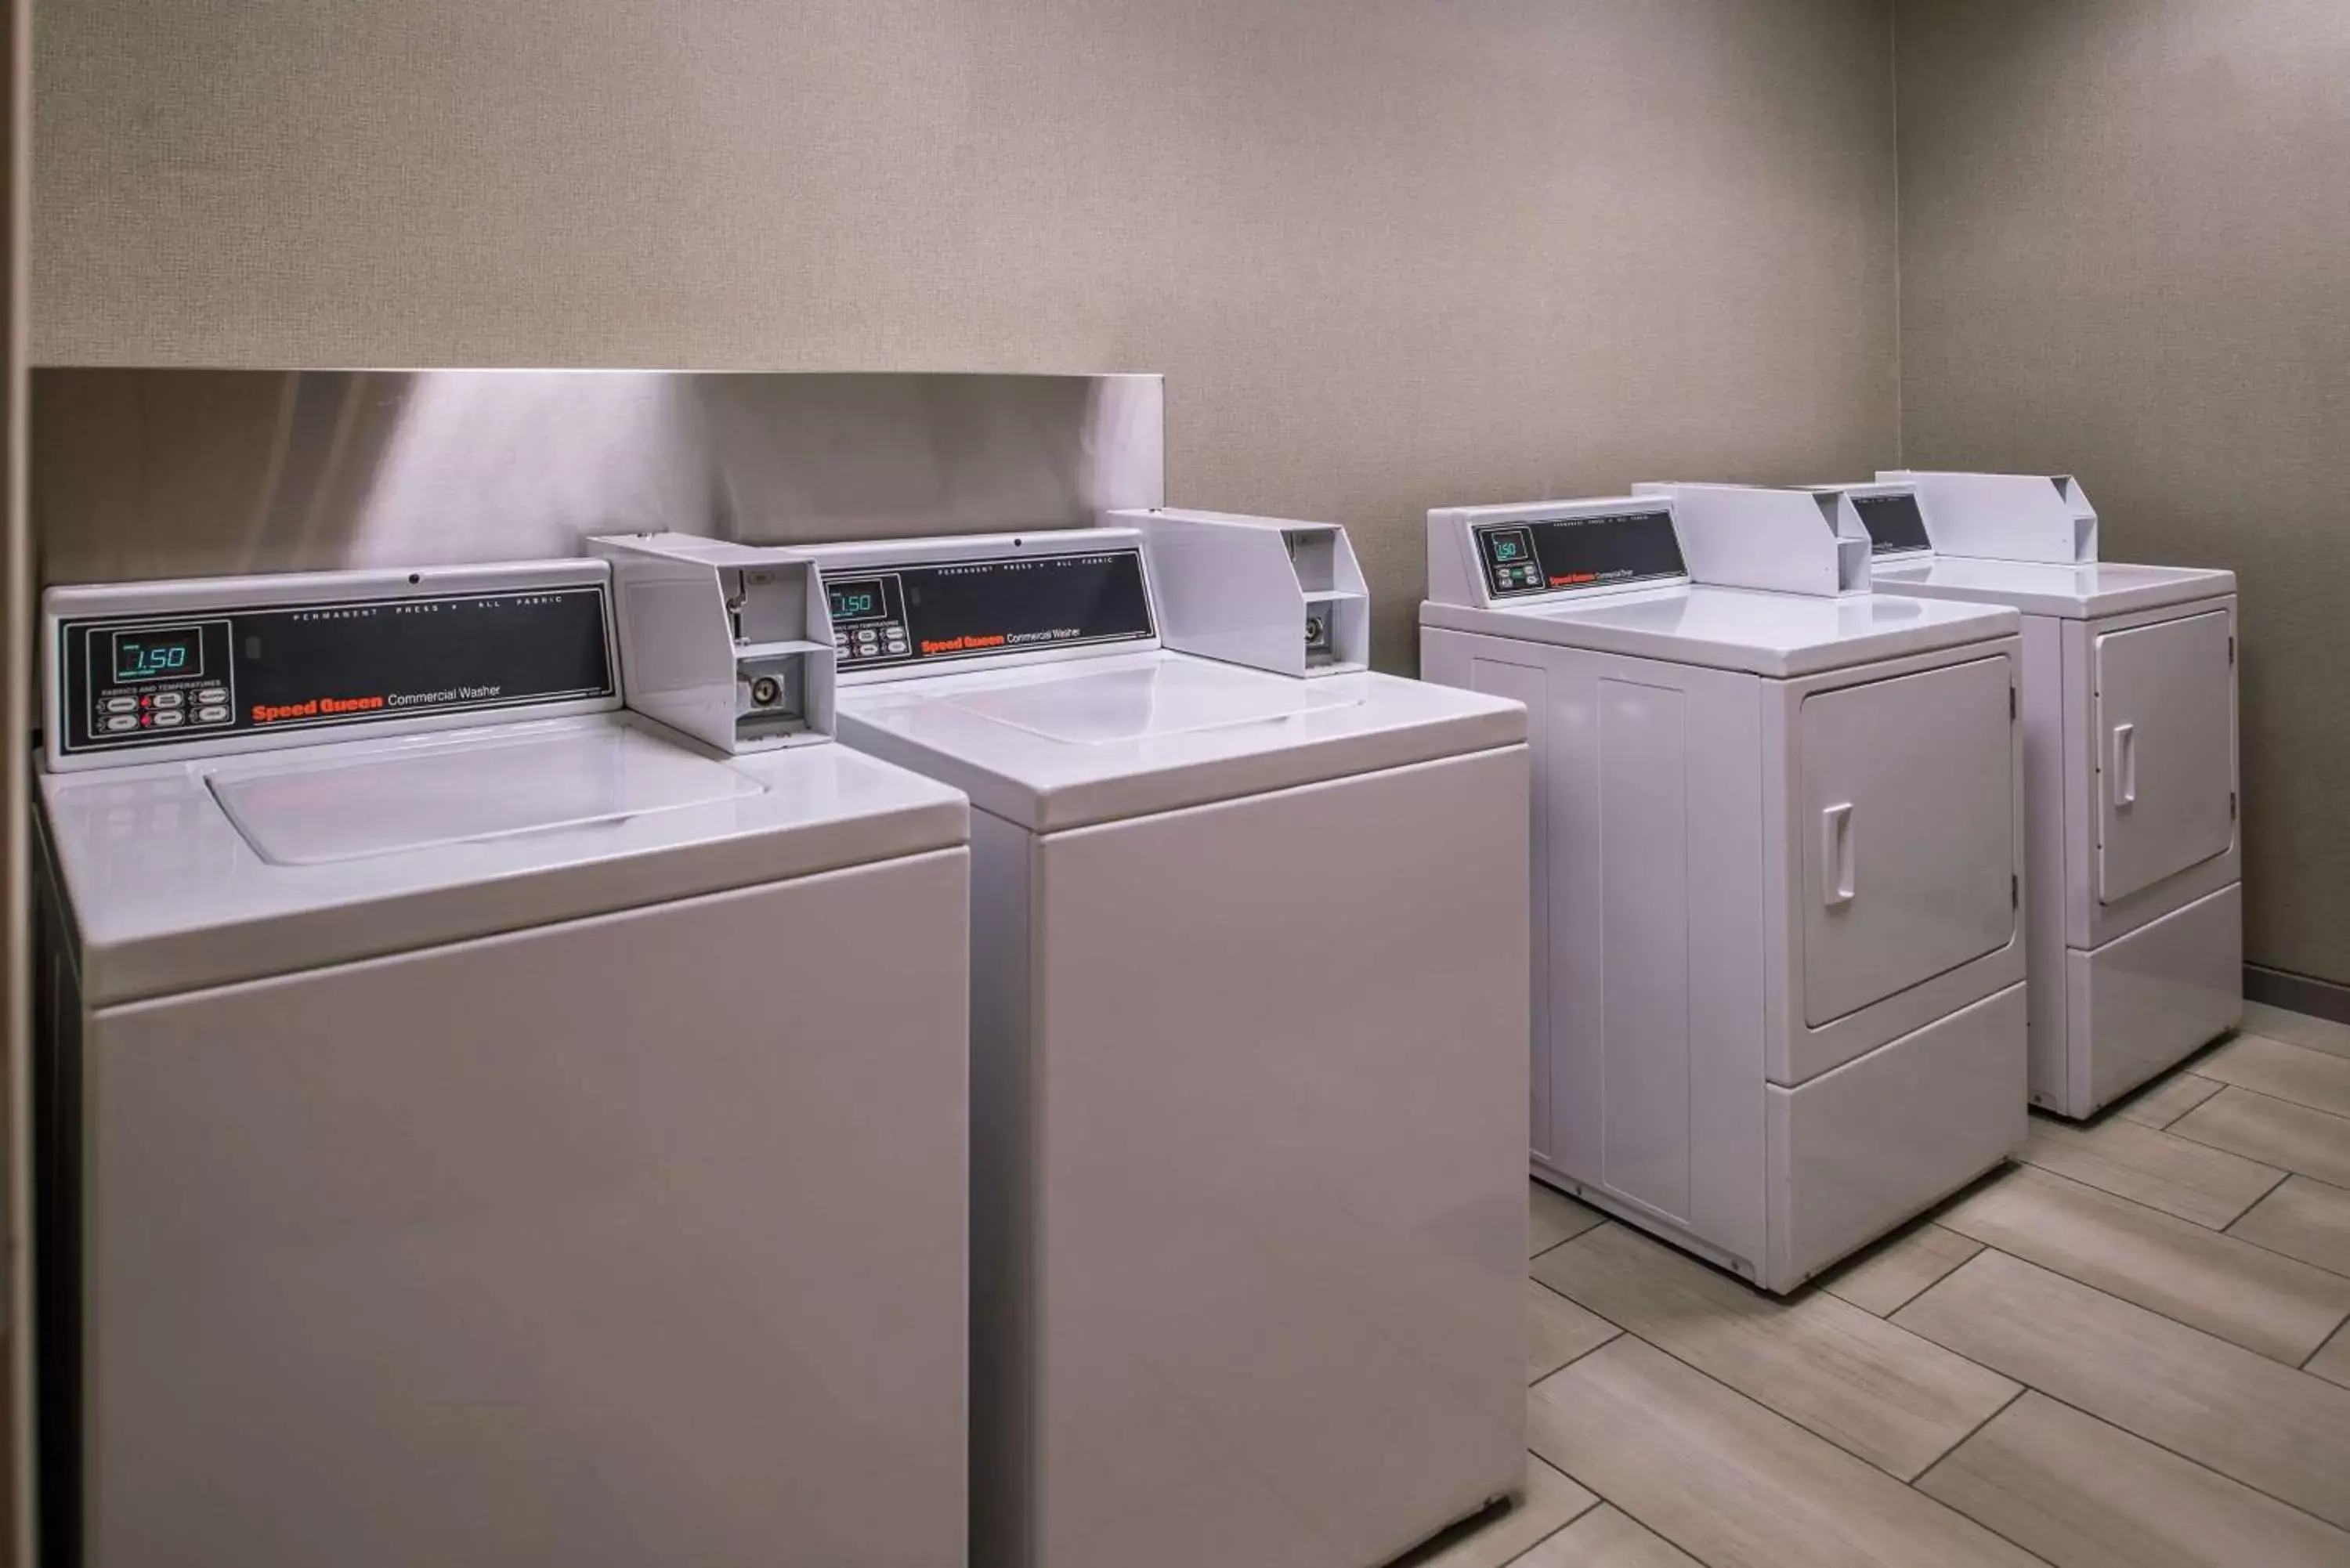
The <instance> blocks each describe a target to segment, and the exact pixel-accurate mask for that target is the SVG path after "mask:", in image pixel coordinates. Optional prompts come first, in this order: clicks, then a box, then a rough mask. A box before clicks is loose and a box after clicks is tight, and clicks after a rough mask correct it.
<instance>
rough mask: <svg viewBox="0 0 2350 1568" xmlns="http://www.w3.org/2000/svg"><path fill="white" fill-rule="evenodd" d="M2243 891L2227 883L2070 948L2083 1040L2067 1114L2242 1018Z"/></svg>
mask: <svg viewBox="0 0 2350 1568" xmlns="http://www.w3.org/2000/svg"><path fill="white" fill-rule="evenodd" d="M2243 891H2244V889H2243V884H2242V883H2241V882H2230V883H2229V884H2228V885H2227V886H2226V887H2224V888H2220V890H2219V891H2218V892H2216V893H2207V894H2206V895H2204V896H2203V897H2202V898H2198V899H2196V900H2195V901H2194V902H2192V903H2189V904H2185V905H2182V906H2181V907H2179V908H2178V909H2174V910H2172V911H2171V912H2170V913H2169V914H2168V915H2165V916H2163V917H2162V918H2161V919H2158V920H2152V921H2149V922H2147V924H2145V925H2143V926H2140V927H2139V928H2138V929H2136V930H2134V931H2132V932H2130V933H2129V935H2127V936H2126V937H2117V938H2116V939H2115V940H2112V941H2110V942H2107V943H2106V944H2105V945H2104V946H2103V947H2099V948H2093V949H2090V950H2088V951H2086V952H2081V951H2070V952H2067V953H2065V955H2064V960H2065V963H2064V976H2063V979H2064V1003H2065V1008H2066V1012H2067V1019H2066V1022H2067V1023H2068V1026H2069V1033H2071V1035H2072V1037H2073V1038H2074V1039H2075V1040H2078V1041H2081V1042H2083V1043H2085V1046H2086V1048H2085V1050H2083V1051H2082V1052H2081V1053H2080V1064H2081V1077H2082V1079H2083V1080H2084V1081H2083V1082H2082V1083H2081V1084H2080V1085H2079V1086H2078V1088H2077V1090H2076V1091H2075V1093H2074V1096H2073V1099H2072V1104H2074V1105H2077V1106H2080V1107H2081V1108H2080V1109H2079V1110H2070V1111H2069V1114H2072V1115H2075V1116H2085V1115H2087V1114H2088V1113H2089V1112H2090V1111H2093V1110H2095V1108H2096V1107H2097V1106H2103V1105H2108V1104H2110V1103H2112V1102H2113V1101H2114V1100H2116V1099H2118V1098H2119V1097H2120V1096H2123V1095H2126V1094H2127V1093H2128V1092H2129V1091H2130V1090H2132V1089H2135V1088H2136V1087H2137V1086H2138V1085H2140V1084H2143V1083H2145V1082H2146V1081H2147V1080H2148V1079H2149V1078H2152V1077H2153V1076H2154V1075H2156V1074H2158V1073H2160V1072H2163V1071H2166V1070H2167V1069H2168V1068H2169V1067H2171V1066H2172V1065H2174V1064H2177V1063H2178V1062H2180V1061H2182V1060H2184V1059H2185V1058H2186V1057H2187V1056H2189V1054H2193V1053H2194V1052H2195V1051H2197V1050H2198V1049H2199V1048H2200V1047H2202V1046H2203V1045H2205V1044H2209V1043H2210V1042H2211V1041H2212V1040H2214V1039H2217V1038H2218V1037H2219V1036H2220V1035H2221V1034H2224V1033H2227V1032H2228V1031H2229V1030H2230V1029H2233V1028H2234V1027H2236V1025H2237V1024H2238V1023H2240V1022H2241V1021H2242V1018H2243V1015H2244V901H2243ZM2065 1108H2067V1109H2068V1110H2069V1106H2068V1107H2065Z"/></svg>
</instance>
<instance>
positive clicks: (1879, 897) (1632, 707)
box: [1420, 493, 2024, 1292]
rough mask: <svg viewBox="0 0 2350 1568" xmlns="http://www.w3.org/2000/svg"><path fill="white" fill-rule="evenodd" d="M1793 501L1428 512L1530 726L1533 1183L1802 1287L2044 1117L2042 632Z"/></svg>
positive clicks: (1450, 664) (1620, 500)
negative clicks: (2035, 1116) (1881, 567)
mask: <svg viewBox="0 0 2350 1568" xmlns="http://www.w3.org/2000/svg"><path fill="white" fill-rule="evenodd" d="M1786 500H1787V502H1788V503H1789V504H1788V505H1786V506H1783V507H1782V508H1779V509H1778V510H1777V511H1775V512H1774V513H1773V515H1772V516H1771V517H1769V518H1767V519H1765V520H1764V521H1763V523H1762V524H1757V525H1756V526H1754V527H1752V528H1742V529H1737V530H1728V529H1721V528H1718V527H1716V526H1714V525H1713V524H1712V523H1711V521H1709V520H1707V519H1705V518H1703V517H1700V518H1697V519H1694V520H1692V519H1691V518H1690V517H1688V516H1685V515H1684V516H1682V517H1681V518H1680V519H1679V522H1680V526H1679V528H1678V529H1677V527H1676V503H1675V497H1674V496H1673V495H1672V494H1670V493H1659V494H1642V495H1636V496H1625V497H1617V498H1612V499H1602V500H1587V501H1569V502H1550V503H1542V504H1528V505H1515V506H1481V507H1460V508H1449V509H1444V510H1440V511H1436V512H1431V513H1430V514H1429V532H1428V551H1429V562H1428V565H1429V599H1428V602H1427V603H1425V604H1423V605H1422V606H1421V608H1420V627H1421V631H1420V659H1421V670H1422V673H1423V675H1424V676H1425V677H1426V678H1427V679H1428V680H1433V681H1440V682H1442V683H1444V684H1447V685H1451V686H1460V687H1466V688H1471V689H1473V690H1477V691H1491V692H1493V693H1496V694H1498V695H1503V696H1509V697H1513V698H1516V699H1518V700H1519V701H1523V703H1524V704H1525V705H1526V708H1527V711H1528V713H1529V715H1530V720H1529V727H1530V736H1529V738H1530V742H1531V743H1532V745H1533V747H1534V755H1535V758H1536V763H1535V770H1534V796H1533V801H1534V818H1533V837H1534V888H1533V903H1532V917H1533V945H1534V999H1533V1020H1532V1022H1533V1030H1532V1041H1533V1052H1532V1055H1533V1085H1532V1088H1533V1093H1532V1097H1531V1107H1530V1108H1531V1127H1532V1135H1533V1137H1532V1141H1533V1153H1534V1171H1535V1173H1536V1174H1537V1175H1538V1176H1540V1177H1541V1178H1543V1179H1544V1180H1547V1181H1549V1182H1551V1183H1553V1184H1555V1185H1556V1186H1559V1187H1562V1188H1564V1189H1565V1190H1567V1191H1569V1192H1572V1193H1575V1194H1576V1195H1577V1196H1579V1197H1582V1198H1585V1199H1588V1200H1589V1201H1591V1202H1593V1203H1594V1204H1596V1205H1597V1206H1598V1207H1600V1208H1602V1209H1605V1210H1607V1211H1608V1212H1610V1213H1613V1214H1616V1215H1617V1216H1618V1217H1620V1218H1623V1219H1625V1220H1629V1221H1631V1222H1633V1223H1635V1224H1638V1225H1640V1226H1641V1227H1643V1228H1644V1229H1647V1230H1648V1231H1653V1232H1655V1233H1657V1234H1658V1235H1660V1236H1663V1237H1665V1238H1666V1239H1668V1240H1670V1241H1674V1242H1676V1243H1678V1244H1679V1245H1681V1246H1683V1247H1685V1248H1687V1249H1689V1250H1690V1251H1694V1252H1696V1253H1698V1254H1699V1255H1700V1256H1702V1257H1705V1258H1708V1259H1710V1260H1711V1261H1713V1262H1718V1263H1720V1264H1721V1265H1723V1266H1725V1267H1727V1268H1730V1269H1732V1270H1734V1271H1736V1272H1739V1273H1741V1274H1742V1275H1744V1276H1745V1277H1747V1278H1749V1279H1751V1280H1752V1281H1754V1282H1756V1283H1758V1284H1760V1285H1762V1286H1763V1287H1764V1288H1766V1289H1769V1290H1772V1291H1780V1292H1783V1291H1788V1290H1792V1289H1794V1287H1795V1286H1796V1285H1798V1284H1800V1283H1802V1282H1803V1281H1804V1280H1805V1279H1807V1278H1809V1277H1810V1276H1811V1275H1813V1274H1814V1273H1815V1272H1818V1271H1820V1270H1822V1269H1824V1268H1825V1267H1826V1266H1827V1265H1829V1264H1830V1263H1832V1262H1835V1261H1836V1260H1837V1259H1839V1258H1842V1257H1843V1256H1845V1255H1846V1254H1847V1253H1849V1252H1851V1251H1854V1250H1855V1249H1856V1248H1858V1247H1860V1246H1862V1245H1864V1244H1866V1242H1868V1241H1871V1240H1873V1239H1874V1238H1876V1237H1877V1236H1879V1235H1881V1234H1883V1233H1884V1232H1885V1231H1888V1230H1890V1229H1892V1228H1893V1227H1894V1226H1897V1225H1898V1224H1900V1223H1901V1222H1902V1221H1904V1220H1907V1219H1908V1218H1909V1217H1911V1216H1912V1215H1914V1214H1917V1213H1918V1212H1919V1211H1921V1210H1924V1209H1926V1208H1928V1207H1929V1206H1930V1205H1931V1204H1933V1203H1934V1202H1936V1201H1937V1200H1939V1199H1941V1198H1942V1197H1944V1196H1945V1195H1947V1194H1949V1193H1950V1192H1951V1191H1953V1190H1955V1189H1958V1188H1960V1187H1962V1186H1964V1185H1965V1184H1966V1183H1967V1182H1969V1181H1970V1180H1972V1179H1974V1178H1975V1177H1976V1176H1978V1175H1980V1174H1981V1172H1982V1171H1984V1170H1986V1169H1988V1168H1991V1167H1993V1166H1995V1165H1997V1164H1998V1163H1999V1162H2000V1161H2001V1160H2002V1159H2003V1158H2005V1157H2006V1155H2007V1154H2008V1152H2009V1151H2010V1150H2011V1149H2012V1148H2013V1147H2015V1146H2016V1145H2018V1144H2020V1143H2021V1142H2022V1137H2023V1132H2024V1083H2023V1072H2024V1033H2023V1009H2024V992H2023V984H2022V981H2023V950H2022V937H2021V933H2020V931H2019V929H2018V917H2017V906H2018V903H2019V901H2020V898H2021V885H2020V881H2019V877H2020V874H2021V871H2022V850H2023V822H2022V809H2021V802H2020V795H2019V793H2018V792H2019V784H2020V778H2021V750H2022V748H2021V745H2020V742H2019V739H2018V731H2017V728H2016V726H2015V722H2014V711H2013V703H2014V672H2015V668H2016V660H2017V657H2018V647H2017V639H2016V618H2015V617H2014V615H2013V614H2012V612H2009V611H2002V610H1996V609H1987V608H1983V607H1974V606H1961V605H1950V604H1933V603H1926V602H1922V601H1919V600H1915V599H1903V598H1889V597H1882V596H1873V595H1871V594H1869V593H1868V592H1867V591H1866V590H1867V587H1868V573H1867V565H1868V562H1867V545H1866V535H1865V533H1863V532H1862V531H1861V529H1860V527H1859V525H1858V523H1857V520H1856V518H1854V517H1853V516H1852V515H1851V514H1850V509H1849V507H1848V506H1845V505H1843V504H1841V503H1840V502H1838V501H1836V500H1835V499H1833V498H1831V499H1829V500H1824V501H1815V500H1814V498H1813V497H1811V496H1807V495H1795V494H1793V493H1789V494H1788V495H1787V497H1786ZM1700 510H1701V509H1700ZM1692 565H1695V566H1698V567H1699V571H1698V574H1697V580H1694V581H1693V580H1692V573H1691V570H1690V568H1691V566H1692ZM1722 582H1744V583H1749V584H1766V585H1768V586H1769V587H1773V588H1775V589H1778V590H1781V591H1773V592H1763V591H1754V590H1753V589H1752V588H1749V587H1721V586H1711V585H1714V584H1719V583H1722Z"/></svg>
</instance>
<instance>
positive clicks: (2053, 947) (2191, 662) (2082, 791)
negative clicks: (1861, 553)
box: [1847, 472, 2243, 1116]
mask: <svg viewBox="0 0 2350 1568" xmlns="http://www.w3.org/2000/svg"><path fill="white" fill-rule="evenodd" d="M1877 478H1878V481H1879V483H1876V484H1873V485H1855V486H1851V487H1849V489H1848V491H1847V493H1849V494H1851V495H1852V496H1853V497H1854V499H1855V501H1856V504H1857V505H1858V507H1859V509H1860V513H1861V516H1862V518H1863V520H1864V521H1865V522H1866V524H1867V525H1868V527H1869V529H1870V531H1871V534H1872V535H1873V536H1874V537H1875V539H1876V541H1877V582H1878V584H1879V585H1880V586H1881V587H1885V588H1886V589H1887V591H1890V592H1895V593H1901V594H1911V595H1915V596H1917V597H1920V598H1930V599H1948V600H1958V601H1962V602H1966V603H1971V604H1985V605H2005V606H2008V607H2012V608H2014V609H2016V610H2019V611H2021V612H2022V616H2023V736H2024V762H2023V768H2024V796H2025V799H2026V801H2027V802H2028V803H2029V822H2030V833H2029V837H2028V840H2027V844H2028V850H2027V859H2028V861H2029V865H2030V871H2029V874H2028V875H2027V876H2026V877H2025V879H2024V880H2025V884H2026V888H2027V890H2028V894H2029V896H2028V898H2026V900H2025V904H2024V912H2025V920H2024V929H2025V930H2026V932H2027V933H2028V939H2029V945H2030V950H2031V964H2030V967H2031V973H2032V1101H2033V1104H2034V1105H2036V1106H2043V1107H2044V1108H2045V1109H2048V1110H2051V1111H2055V1112H2058V1113H2059V1114H2061V1115H2064V1116H2087V1115H2089V1114H2090V1113H2091V1112H2093V1111H2095V1110H2096V1109H2097V1108H2098V1107H2100V1106H2105V1105H2108V1104H2110V1103H2111V1102H2112V1101H2113V1100H2115V1099H2116V1098H2117V1097H2118V1096H2122V1095H2124V1094H2126V1093H2127V1092H2129V1091H2130V1090H2131V1089H2133V1088H2136V1087H2137V1085H2140V1084H2143V1083H2145V1082H2146V1081H2147V1079H2148V1078H2151V1077H2153V1076H2154V1075H2157V1074H2158V1073H2160V1072H2162V1071H2163V1070H2164V1069H2166V1068H2168V1067H2169V1066H2171V1065H2172V1064H2175V1063H2177V1062H2178V1061H2180V1060H2181V1059H2182V1058H2184V1057H2186V1056H2188V1055H2189V1054H2192V1053H2193V1052H2194V1051H2195V1050H2196V1049H2198V1048H2199V1047H2200V1046H2201V1045H2203V1044H2205V1043H2207V1042H2209V1041H2210V1040H2212V1039H2214V1038H2216V1037H2217V1036H2219V1035H2220V1034H2222V1033H2226V1032H2227V1031H2228V1030H2230V1029H2232V1028H2234V1027H2235V1026H2236V1024H2237V1023H2238V1022H2239V1021H2240V1020H2241V1017H2242V1013H2243V898H2242V884H2241V877H2242V875H2243V872H2242V852H2241V839H2240V837H2239V835H2238V826H2237V815H2238V811H2237V775H2236V576H2235V574H2234V573H2232V572H2225V571H2210V570H2204V569H2199V568H2193V567H2183V566H2128V565H2123V564H2120V563H2117V562H2110V561H2099V560H2098V559H2097V517H2096V513H2095V509H2093V508H2092V507H2091V506H2090V505H2089V504H2088V500H2087V498H2086V497H2085V495H2084V494H2083V493H2082V492H2081V487H2080V485H2079V484H2078V483H2076V482H2075V481H2074V480H2073V479H2071V478H2070V477H2066V476H2054V477H2052V476H2048V475H2043V474H2008V473H1914V472H1886V473H1881V474H1879V475H1878V476H1877Z"/></svg>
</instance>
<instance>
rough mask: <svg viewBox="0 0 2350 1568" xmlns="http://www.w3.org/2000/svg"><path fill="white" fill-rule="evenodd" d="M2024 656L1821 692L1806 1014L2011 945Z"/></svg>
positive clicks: (1806, 855)
mask: <svg viewBox="0 0 2350 1568" xmlns="http://www.w3.org/2000/svg"><path fill="white" fill-rule="evenodd" d="M2011 701H2012V663H2011V661H2010V660H2009V659H2006V658H2004V657H2000V658H1992V659H1975V660H1972V661H1970V662H1968V663H1964V664H1957V665H1949V666H1944V667H1942V668H1939V669H1935V670H1925V671H1921V672H1919V673H1917V674H1913V675H1905V676H1901V677H1898V678H1897V679H1894V680H1881V681H1874V682H1871V683H1869V684H1866V685H1861V686H1846V687H1839V688H1837V689H1835V690H1833V691H1823V692H1815V693H1814V694H1813V695H1811V696H1809V697H1807V698H1806V699H1805V700H1804V704H1803V710H1802V714H1801V717H1800V719H1799V720H1798V723H1797V743H1798V746H1799V748H1800V751H1801V754H1802V774H1803V797H1802V799H1803V810H1802V812H1801V813H1800V814H1799V816H1798V822H1799V823H1801V824H1804V825H1807V826H1808V827H1809V832H1808V833H1807V834H1806V835H1805V841H1804V844H1803V845H1802V846H1801V848H1802V855H1803V865H1804V921H1803V963H1804V1018H1805V1021H1806V1022H1807V1023H1810V1024H1812V1025H1814V1026H1817V1025H1820V1024H1824V1023H1829V1022H1831V1021H1833V1020H1835V1019H1837V1018H1841V1017H1843V1016H1845V1015H1846V1014H1847V1013H1851V1012H1856V1011H1858V1010H1859V1009H1861V1008H1863V1007H1866V1006H1867V1005H1869V1004H1870V1003H1871V1002H1879V1001H1882V1000H1883V999H1885V998H1886V997H1888V996H1891V995H1894V994H1895V993H1897V992H1902V991H1906V990H1908V988H1910V987H1911V986H1914V985H1917V984H1919V983H1921V982H1922V981H1927V980H1929V979H1931V978H1933V977H1934V976H1936V975H1938V974H1942V973H1945V972H1947V971H1950V970H1954V969H1957V968H1958V967H1959V966H1960V965H1961V964H1964V963H1966V962H1968V961H1970V960H1973V959H1977V958H1981V956H1983V955H1984V954H1986V953H1990V952H1993V951H1996V950H1998V949H2000V948H2002V947H2004V946H2005V945H2006V944H2007V943H2008V941H2009V940H2011V939H2012V937H2013V935H2014V931H2015V923H2016V919H2017V914H2016V905H2015V900H2016V897H2017V884H2016V882H2015V880H2014V878H2015V877H2016V875H2017V872H2018V870H2019V867H2017V866H2016V864H2015V815H2014V810H2015V798H2014V788H2013V767H2014V752H2013V740H2012V730H2011V725H2012V722H2013V721H2012V717H2011V713H2012V710H2011Z"/></svg>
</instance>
